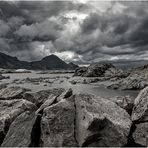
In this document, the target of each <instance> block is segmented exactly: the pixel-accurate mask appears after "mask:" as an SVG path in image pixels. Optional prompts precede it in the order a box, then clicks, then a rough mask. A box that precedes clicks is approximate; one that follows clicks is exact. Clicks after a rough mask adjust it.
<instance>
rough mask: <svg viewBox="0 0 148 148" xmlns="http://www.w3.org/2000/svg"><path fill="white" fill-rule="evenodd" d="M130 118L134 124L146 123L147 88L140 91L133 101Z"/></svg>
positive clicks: (147, 118)
mask: <svg viewBox="0 0 148 148" xmlns="http://www.w3.org/2000/svg"><path fill="white" fill-rule="evenodd" d="M131 118H132V121H134V122H144V121H148V87H146V88H144V89H143V90H141V91H140V93H139V94H138V96H137V98H136V99H135V101H134V107H133V111H132V116H131Z"/></svg>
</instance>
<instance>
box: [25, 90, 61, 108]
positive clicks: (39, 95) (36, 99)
mask: <svg viewBox="0 0 148 148" xmlns="http://www.w3.org/2000/svg"><path fill="white" fill-rule="evenodd" d="M62 92H64V89H62V88H54V89H49V90H41V91H39V92H36V93H32V92H26V93H25V94H24V96H23V99H25V100H28V101H30V102H32V103H34V104H35V105H36V106H38V107H40V106H41V105H42V104H43V103H44V102H45V101H46V100H48V97H49V96H50V95H51V94H53V95H54V96H56V97H58V96H60V95H61V94H62Z"/></svg>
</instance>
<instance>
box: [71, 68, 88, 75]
mask: <svg viewBox="0 0 148 148" xmlns="http://www.w3.org/2000/svg"><path fill="white" fill-rule="evenodd" d="M86 71H87V67H78V68H76V70H75V73H74V76H82V75H83V73H85V72H86Z"/></svg>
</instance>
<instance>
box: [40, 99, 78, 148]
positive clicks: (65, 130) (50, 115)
mask: <svg viewBox="0 0 148 148" xmlns="http://www.w3.org/2000/svg"><path fill="white" fill-rule="evenodd" d="M74 120H75V107H74V105H73V104H72V103H71V102H69V101H67V100H65V99H63V100H61V101H60V102H59V103H57V104H55V105H52V106H50V107H47V108H45V109H44V112H43V116H42V120H41V140H42V145H41V146H42V147H75V146H77V144H76V140H75V138H74Z"/></svg>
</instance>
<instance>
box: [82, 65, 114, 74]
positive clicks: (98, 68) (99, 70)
mask: <svg viewBox="0 0 148 148" xmlns="http://www.w3.org/2000/svg"><path fill="white" fill-rule="evenodd" d="M111 67H114V66H113V65H112V64H109V63H95V64H91V65H90V66H89V67H88V68H87V71H86V72H85V73H84V74H83V76H84V77H98V76H103V75H104V73H105V71H106V70H107V69H109V68H111Z"/></svg>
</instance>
